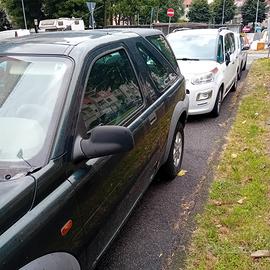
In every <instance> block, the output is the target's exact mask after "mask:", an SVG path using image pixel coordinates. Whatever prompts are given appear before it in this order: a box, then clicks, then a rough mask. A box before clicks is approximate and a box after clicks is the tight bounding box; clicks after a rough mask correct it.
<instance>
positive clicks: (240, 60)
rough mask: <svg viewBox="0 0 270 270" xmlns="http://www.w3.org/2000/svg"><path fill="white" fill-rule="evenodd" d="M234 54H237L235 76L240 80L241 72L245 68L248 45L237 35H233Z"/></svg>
mask: <svg viewBox="0 0 270 270" xmlns="http://www.w3.org/2000/svg"><path fill="white" fill-rule="evenodd" d="M234 37H235V44H236V53H237V74H238V80H240V79H241V76H242V71H243V70H245V69H246V66H247V50H248V49H249V45H248V44H245V43H244V37H243V36H242V35H241V34H239V33H234Z"/></svg>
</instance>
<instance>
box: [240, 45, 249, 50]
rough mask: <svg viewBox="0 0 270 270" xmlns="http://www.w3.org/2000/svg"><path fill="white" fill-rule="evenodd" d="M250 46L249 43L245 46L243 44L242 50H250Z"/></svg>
mask: <svg viewBox="0 0 270 270" xmlns="http://www.w3.org/2000/svg"><path fill="white" fill-rule="evenodd" d="M249 48H250V46H249V45H245V46H243V48H242V51H247V50H249Z"/></svg>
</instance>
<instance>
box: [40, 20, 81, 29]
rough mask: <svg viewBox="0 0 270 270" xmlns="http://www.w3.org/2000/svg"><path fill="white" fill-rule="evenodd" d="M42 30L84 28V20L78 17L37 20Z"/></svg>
mask: <svg viewBox="0 0 270 270" xmlns="http://www.w3.org/2000/svg"><path fill="white" fill-rule="evenodd" d="M39 29H40V30H43V31H66V30H84V29H85V27H84V21H83V20H82V19H79V18H59V19H47V20H42V21H40V22H39Z"/></svg>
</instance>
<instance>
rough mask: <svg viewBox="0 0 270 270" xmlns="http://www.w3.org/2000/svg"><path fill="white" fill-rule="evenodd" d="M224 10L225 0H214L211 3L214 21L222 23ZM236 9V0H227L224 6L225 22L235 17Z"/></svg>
mask: <svg viewBox="0 0 270 270" xmlns="http://www.w3.org/2000/svg"><path fill="white" fill-rule="evenodd" d="M222 10H223V0H214V2H213V3H212V4H211V12H212V18H213V22H214V23H217V24H221V23H222ZM235 10H236V6H235V4H234V0H226V1H225V8H224V23H225V22H228V21H230V20H232V19H233V17H234V15H235Z"/></svg>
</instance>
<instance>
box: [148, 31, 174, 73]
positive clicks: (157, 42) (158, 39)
mask: <svg viewBox="0 0 270 270" xmlns="http://www.w3.org/2000/svg"><path fill="white" fill-rule="evenodd" d="M147 39H148V40H149V41H150V42H151V43H152V44H153V45H154V46H155V47H156V48H157V49H158V50H160V51H161V52H162V53H163V54H164V55H165V56H166V58H167V59H168V60H169V61H170V63H171V64H172V65H173V67H174V68H175V69H178V64H177V62H176V59H175V57H174V54H173V52H172V50H171V48H170V46H169V44H168V43H167V41H166V40H165V38H164V37H163V36H161V35H158V36H149V37H147Z"/></svg>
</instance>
